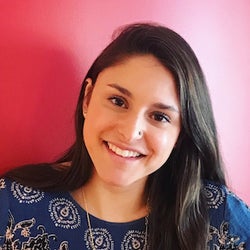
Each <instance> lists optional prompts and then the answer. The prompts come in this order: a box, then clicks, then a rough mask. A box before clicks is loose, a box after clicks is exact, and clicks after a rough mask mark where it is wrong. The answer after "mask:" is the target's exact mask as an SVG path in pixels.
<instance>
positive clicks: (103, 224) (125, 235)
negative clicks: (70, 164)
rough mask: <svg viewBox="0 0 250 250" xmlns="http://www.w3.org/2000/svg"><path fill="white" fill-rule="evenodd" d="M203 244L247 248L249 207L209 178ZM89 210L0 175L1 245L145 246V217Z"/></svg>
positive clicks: (215, 248) (7, 248)
mask: <svg viewBox="0 0 250 250" xmlns="http://www.w3.org/2000/svg"><path fill="white" fill-rule="evenodd" d="M204 191H205V193H206V195H207V199H208V206H209V215H210V232H209V239H208V246H207V250H229V249H239V250H250V209H249V208H248V207H247V206H246V205H245V204H244V203H243V202H242V201H241V200H240V199H238V198H237V197H236V196H235V195H234V194H232V193H231V192H229V191H228V189H227V188H226V187H224V186H218V185H215V184H213V183H211V182H207V183H206V184H205V187H204ZM89 217H90V218H89V219H90V221H91V230H89V228H90V227H89V224H88V219H87V215H86V212H85V210H84V209H82V208H81V207H80V206H79V205H78V203H77V202H76V201H75V200H74V199H73V198H72V196H71V195H70V194H69V193H63V192H62V193H58V192H57V193H52V192H43V191H39V190H36V189H33V188H30V187H26V186H23V185H21V184H19V183H17V182H10V181H9V180H7V179H0V250H25V249H27V250H28V249H29V250H39V249H41V250H47V249H48V250H49V249H51V250H68V249H70V250H76V249H77V250H78V249H92V243H94V245H95V249H97V250H98V249H102V250H105V249H106V250H118V249H122V250H138V249H141V250H143V249H145V248H144V245H145V234H146V233H145V231H147V217H146V218H141V219H138V220H136V221H132V222H128V223H111V222H107V221H103V220H100V219H98V218H96V217H94V216H92V215H89Z"/></svg>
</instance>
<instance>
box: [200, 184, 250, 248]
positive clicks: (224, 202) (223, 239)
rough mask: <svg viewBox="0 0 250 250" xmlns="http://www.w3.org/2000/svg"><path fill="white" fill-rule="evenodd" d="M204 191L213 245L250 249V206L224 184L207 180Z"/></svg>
mask: <svg viewBox="0 0 250 250" xmlns="http://www.w3.org/2000/svg"><path fill="white" fill-rule="evenodd" d="M204 191H205V195H206V198H207V206H208V209H209V216H210V232H209V234H210V235H209V236H210V237H209V239H210V243H211V244H213V247H220V248H219V249H228V248H226V247H229V246H230V247H234V248H230V249H250V209H249V207H248V206H247V205H246V204H245V203H244V202H243V201H242V200H241V199H240V198H239V197H237V196H236V195H235V194H234V193H233V192H231V191H230V190H229V189H228V188H227V187H226V186H224V185H221V184H216V183H214V182H210V181H205V182H204ZM223 247H225V248H223ZM211 249H212V248H211ZM213 249H214V248H213Z"/></svg>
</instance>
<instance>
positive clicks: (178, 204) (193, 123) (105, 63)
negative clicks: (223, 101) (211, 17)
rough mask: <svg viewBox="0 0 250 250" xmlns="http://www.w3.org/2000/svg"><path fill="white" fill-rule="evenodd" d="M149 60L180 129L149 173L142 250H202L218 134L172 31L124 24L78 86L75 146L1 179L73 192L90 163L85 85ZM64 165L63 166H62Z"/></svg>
mask: <svg viewBox="0 0 250 250" xmlns="http://www.w3.org/2000/svg"><path fill="white" fill-rule="evenodd" d="M148 54H149V55H153V56H155V57H156V58H157V59H158V60H159V61H160V62H161V64H162V65H163V66H164V67H166V68H167V69H168V70H170V71H171V73H172V75H173V76H174V79H175V83H176V87H177V91H178V95H179V100H180V106H181V120H182V128H181V132H180V135H179V138H178V141H177V144H176V146H175V147H174V149H173V150H172V153H171V155H170V157H169V158H168V160H167V161H166V162H165V163H164V164H163V166H162V167H161V168H160V169H158V170H157V171H156V172H154V173H153V174H151V175H150V176H149V178H148V181H147V183H146V188H145V192H147V195H148V197H149V199H148V202H149V206H150V215H149V248H150V249H153V250H156V249H169V250H173V249H181V250H196V249H197V250H198V249H199V250H204V249H206V242H207V237H208V228H209V218H208V211H207V203H206V198H205V195H204V192H203V181H204V180H212V181H214V182H217V183H221V184H225V177H224V173H223V169H222V164H221V157H220V153H219V147H218V139H217V131H216V126H215V122H214V116H213V111H212V106H211V100H210V97H209V92H208V88H207V85H206V80H205V77H204V74H203V72H202V69H201V67H200V64H199V62H198V60H197V57H196V56H195V54H194V52H193V50H192V49H191V47H190V46H189V45H188V43H187V42H186V41H185V40H184V39H183V38H182V37H181V36H180V35H178V34H177V33H176V32H174V31H173V30H171V29H169V28H166V27H164V26H161V25H158V24H152V23H137V24H132V25H127V26H124V27H122V28H120V29H119V30H117V31H116V32H115V33H114V37H113V40H112V42H111V43H110V44H109V45H108V46H107V47H106V48H105V49H104V50H103V51H102V52H101V54H100V55H99V56H98V57H97V58H96V60H95V61H94V63H93V64H92V66H91V67H90V69H89V71H88V72H87V74H86V76H85V79H84V81H83V85H82V89H81V91H80V95H79V99H78V103H77V108H76V112H75V132H76V139H75V142H74V144H73V145H72V146H71V147H70V148H69V150H68V151H67V152H66V153H65V154H64V155H63V156H62V157H61V158H60V159H58V160H57V161H56V162H54V163H45V164H38V165H36V167H35V166H34V165H29V166H24V167H21V168H17V169H14V170H11V171H10V172H8V173H7V174H6V176H7V177H9V178H11V179H14V180H16V181H19V182H21V183H23V184H26V185H29V186H32V187H35V188H41V189H44V190H68V191H69V190H74V189H76V188H79V187H81V186H82V185H84V184H85V183H86V182H87V181H88V179H89V178H90V176H91V173H92V169H93V164H92V161H91V159H90V156H89V154H88V151H87V149H86V147H85V144H84V141H83V132H82V131H83V130H82V128H83V126H84V117H83V111H82V105H83V99H84V93H85V87H86V79H87V78H91V79H92V81H93V84H95V82H96V79H97V77H98V75H99V73H100V72H102V71H103V70H104V69H105V68H107V67H110V66H113V65H116V64H117V63H119V62H121V61H122V60H126V58H129V57H130V56H134V55H148ZM65 162H67V163H69V164H66V165H70V166H65V164H64V163H65Z"/></svg>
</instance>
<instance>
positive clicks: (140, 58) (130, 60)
mask: <svg viewBox="0 0 250 250" xmlns="http://www.w3.org/2000/svg"><path fill="white" fill-rule="evenodd" d="M108 77H117V78H120V79H121V78H125V79H128V80H129V78H134V79H133V80H134V81H135V80H136V79H138V80H139V79H144V80H145V83H146V82H147V79H149V77H151V78H152V77H153V78H155V83H157V82H158V80H160V79H161V80H163V79H164V77H165V80H166V79H168V80H172V81H174V77H173V75H172V73H171V72H170V70H169V69H168V68H166V67H165V65H163V64H162V63H161V62H160V61H159V60H158V59H157V58H156V57H155V56H153V55H150V54H149V55H147V54H146V55H131V56H127V57H125V58H122V59H121V60H120V61H119V62H118V63H116V64H115V65H112V66H110V67H107V68H105V69H104V70H103V71H101V72H100V73H99V75H98V77H97V80H98V79H103V78H108Z"/></svg>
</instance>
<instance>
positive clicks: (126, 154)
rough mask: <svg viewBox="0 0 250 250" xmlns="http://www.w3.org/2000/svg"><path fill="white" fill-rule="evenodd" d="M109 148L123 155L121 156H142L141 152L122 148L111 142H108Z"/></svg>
mask: <svg viewBox="0 0 250 250" xmlns="http://www.w3.org/2000/svg"><path fill="white" fill-rule="evenodd" d="M107 145H108V148H109V149H110V150H111V151H112V152H114V153H115V154H117V155H119V156H121V157H127V158H131V157H134V158H135V157H139V156H141V154H140V153H138V152H135V151H130V150H122V149H121V148H118V147H117V146H115V145H113V144H111V143H110V142H107Z"/></svg>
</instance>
